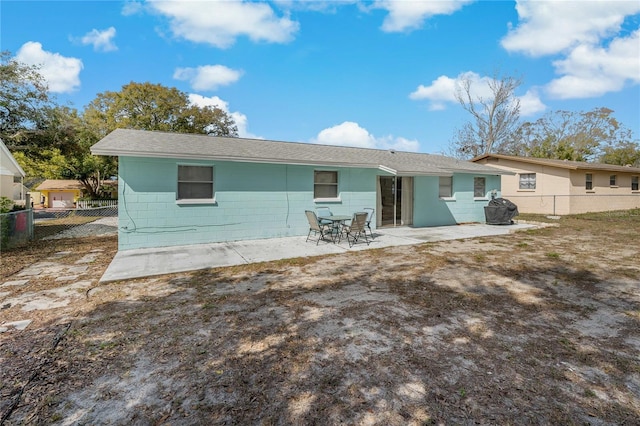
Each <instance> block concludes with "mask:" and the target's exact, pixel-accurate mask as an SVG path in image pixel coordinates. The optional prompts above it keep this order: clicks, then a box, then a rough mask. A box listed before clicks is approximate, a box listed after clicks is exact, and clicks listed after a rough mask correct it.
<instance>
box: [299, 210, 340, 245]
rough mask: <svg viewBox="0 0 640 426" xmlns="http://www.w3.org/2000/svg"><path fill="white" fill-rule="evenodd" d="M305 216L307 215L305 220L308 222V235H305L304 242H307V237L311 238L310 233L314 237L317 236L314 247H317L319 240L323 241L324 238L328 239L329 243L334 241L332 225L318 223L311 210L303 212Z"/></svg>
mask: <svg viewBox="0 0 640 426" xmlns="http://www.w3.org/2000/svg"><path fill="white" fill-rule="evenodd" d="M305 214H306V215H307V220H308V221H309V233H308V234H307V240H306V241H305V242H307V241H309V237H311V233H312V232H315V234H314V235H318V241H316V245H318V243H319V242H320V240H323V239H325V238H326V237H329V239H330V240H331V242H334V241H335V240H334V238H333V231H334V228H333V224H332V223H329V224H323V223H320V221H319V220H318V216H316V213H315V212H313V211H311V210H305Z"/></svg>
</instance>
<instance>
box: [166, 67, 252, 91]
mask: <svg viewBox="0 0 640 426" xmlns="http://www.w3.org/2000/svg"><path fill="white" fill-rule="evenodd" d="M240 76H242V71H237V70H233V69H231V68H227V67H225V66H224V65H204V66H200V67H197V68H177V69H176V71H175V72H174V73H173V78H175V79H176V80H182V81H188V82H189V84H191V88H192V89H193V90H215V89H217V88H218V87H220V86H227V85H229V84H231V83H235V82H236V81H238V79H240Z"/></svg>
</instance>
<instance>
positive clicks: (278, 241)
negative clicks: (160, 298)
mask: <svg viewBox="0 0 640 426" xmlns="http://www.w3.org/2000/svg"><path fill="white" fill-rule="evenodd" d="M537 226H539V225H537V224H530V223H516V224H513V225H505V226H493V225H486V224H465V225H457V226H437V227H427V228H410V227H398V228H382V229H376V230H375V231H374V233H373V236H374V239H373V240H370V244H369V245H367V244H365V243H364V242H358V243H357V244H355V245H354V246H353V247H349V245H348V243H347V241H346V240H342V242H340V243H339V244H334V243H332V242H326V241H321V242H320V244H318V245H316V243H315V241H312V240H309V241H308V242H305V240H306V236H301V237H286V238H270V239H261V240H245V241H231V242H225V243H212V244H197V245H187V246H175V247H162V248H151V249H136V250H125V251H119V252H118V253H117V254H116V256H115V257H114V258H113V260H112V262H111V264H110V265H109V267H108V268H107V270H106V271H105V273H104V275H103V276H102V278H101V279H100V282H108V281H115V280H123V279H130V278H140V277H146V276H153V275H163V274H170V273H176V272H185V271H193V270H198V269H207V268H216V267H224V266H233V265H242V264H248V263H257V262H265V261H272V260H280V259H290V258H295V257H308V256H321V255H327V254H338V253H344V252H347V251H358V250H368V249H369V250H370V249H379V248H383V247H391V246H403V245H412V244H422V243H425V242H436V241H447V240H459V239H467V238H477V237H485V236H491V235H506V234H509V233H511V232H515V231H519V230H524V229H530V228H534V227H537Z"/></svg>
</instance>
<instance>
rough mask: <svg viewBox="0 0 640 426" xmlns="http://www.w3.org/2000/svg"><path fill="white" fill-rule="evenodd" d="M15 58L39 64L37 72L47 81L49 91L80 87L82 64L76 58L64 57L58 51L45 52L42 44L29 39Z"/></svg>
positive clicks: (72, 89)
mask: <svg viewBox="0 0 640 426" xmlns="http://www.w3.org/2000/svg"><path fill="white" fill-rule="evenodd" d="M16 60H18V61H19V62H22V63H24V64H27V65H36V66H39V67H40V70H39V72H40V74H41V75H42V76H43V77H44V79H45V80H46V81H47V84H48V86H49V91H50V92H53V93H67V92H72V91H74V90H76V89H78V88H79V87H80V71H82V68H83V65H82V61H81V60H80V59H78V58H66V57H64V56H62V55H60V54H59V53H52V52H47V51H45V50H43V49H42V44H40V43H38V42H34V41H29V42H27V43H25V44H23V45H22V47H21V48H20V49H19V50H18V52H17V53H16Z"/></svg>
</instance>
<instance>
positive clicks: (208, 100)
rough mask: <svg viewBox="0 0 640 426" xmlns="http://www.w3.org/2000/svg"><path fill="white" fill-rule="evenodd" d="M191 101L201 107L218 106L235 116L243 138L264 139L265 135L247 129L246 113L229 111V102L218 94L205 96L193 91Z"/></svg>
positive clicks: (232, 116)
mask: <svg viewBox="0 0 640 426" xmlns="http://www.w3.org/2000/svg"><path fill="white" fill-rule="evenodd" d="M189 102H191V104H192V105H197V106H199V107H205V106H210V107H218V108H220V109H221V110H223V111H224V112H226V113H227V114H229V115H230V116H231V118H233V121H234V122H235V123H236V127H238V136H239V137H241V138H251V139H264V138H263V137H261V136H257V135H254V134H253V133H250V132H249V131H248V130H247V127H248V126H249V122H248V120H247V116H246V115H244V114H243V113H241V112H229V103H228V102H226V101H223V100H222V99H220V98H219V97H217V96H211V97H205V96H202V95H198V94H195V93H191V94H189Z"/></svg>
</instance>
